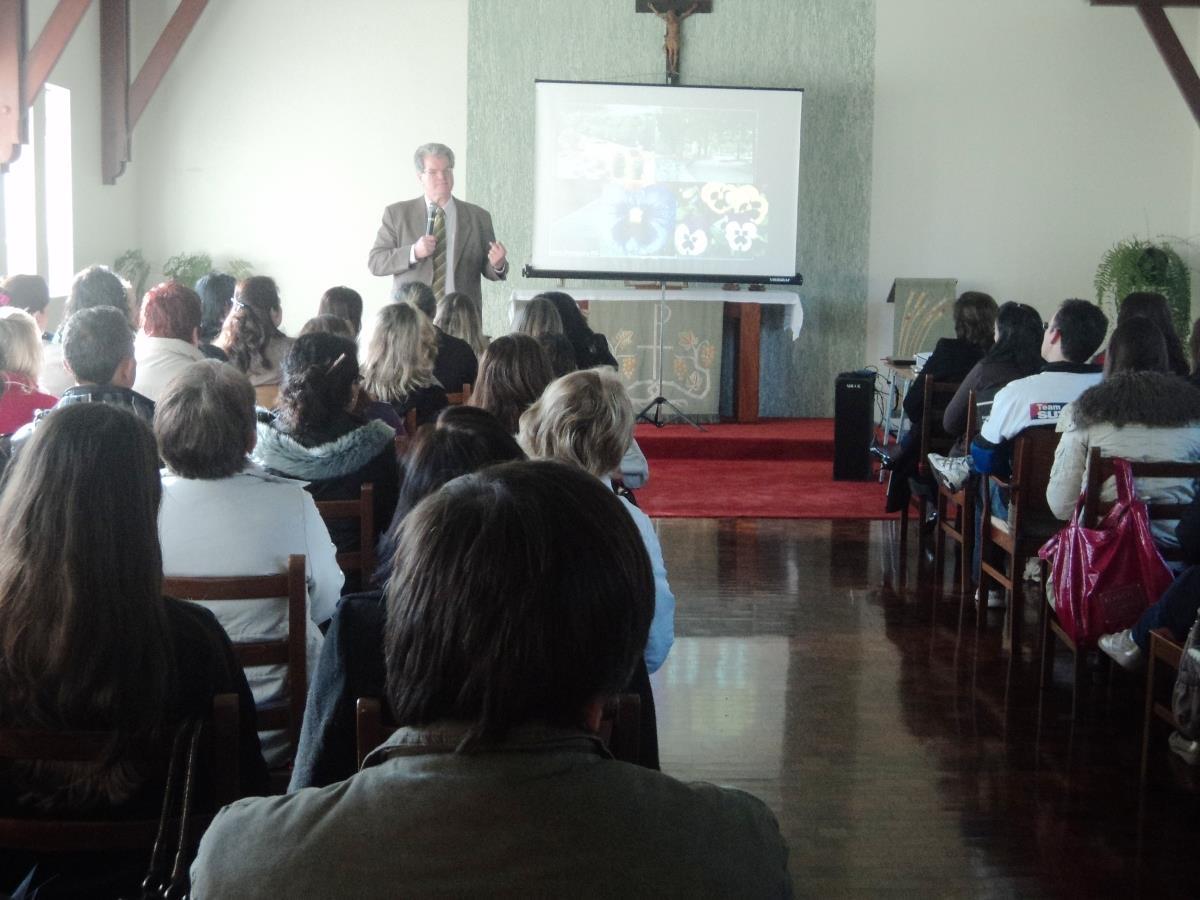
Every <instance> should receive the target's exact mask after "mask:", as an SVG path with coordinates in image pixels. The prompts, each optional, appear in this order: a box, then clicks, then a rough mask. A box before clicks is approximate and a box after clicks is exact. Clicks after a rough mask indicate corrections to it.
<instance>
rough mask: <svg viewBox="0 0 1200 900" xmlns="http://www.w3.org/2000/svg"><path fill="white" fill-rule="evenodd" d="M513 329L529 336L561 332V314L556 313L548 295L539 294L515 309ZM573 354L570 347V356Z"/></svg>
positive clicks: (556, 310) (556, 308)
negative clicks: (515, 315)
mask: <svg viewBox="0 0 1200 900" xmlns="http://www.w3.org/2000/svg"><path fill="white" fill-rule="evenodd" d="M513 331H515V332H516V333H517V334H527V335H529V336H530V337H531V338H538V337H541V336H542V335H543V334H563V320H562V316H560V315H559V314H558V307H556V306H555V305H554V303H553V302H552V301H551V300H550V298H549V297H547V296H546V295H545V294H539V295H538V296H536V297H534V298H533V299H532V300H530V301H529V302H528V303H526V304H525V305H524V306H522V307H521V308H520V309H519V310H518V311H517V317H516V320H515V321H514V322H513ZM563 336H564V337H565V336H566V335H563ZM569 345H570V342H569V341H568V346H569ZM574 354H575V350H574V348H572V349H571V355H572V357H574Z"/></svg>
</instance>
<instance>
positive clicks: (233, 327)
mask: <svg viewBox="0 0 1200 900" xmlns="http://www.w3.org/2000/svg"><path fill="white" fill-rule="evenodd" d="M282 321H283V304H282V303H281V302H280V300H279V288H278V287H276V285H275V280H274V279H273V278H268V277H266V276H265V275H252V276H251V277H249V278H247V279H245V280H244V281H241V282H239V283H238V286H237V290H236V291H235V292H234V295H233V309H232V310H230V313H229V316H228V317H227V318H226V319H225V324H224V326H223V327H222V328H221V336H220V337H219V338H218V339H217V346H218V347H220V348H221V349H222V350H223V351H225V354H226V355H227V356H228V357H229V361H230V362H231V363H233V364H234V365H235V366H237V367H238V368H239V369H241V370H242V371H243V372H245V373H246V375H247V377H249V379H250V383H251V384H252V385H254V386H255V387H263V386H266V385H276V384H279V383H280V381H281V379H282V371H281V364H282V363H283V358H284V357H285V356H286V355H287V353H288V350H289V348H290V347H291V346H292V339H291V338H290V337H288V336H287V335H286V334H284V333H283V332H282V331H280V330H279V323H280V322H282Z"/></svg>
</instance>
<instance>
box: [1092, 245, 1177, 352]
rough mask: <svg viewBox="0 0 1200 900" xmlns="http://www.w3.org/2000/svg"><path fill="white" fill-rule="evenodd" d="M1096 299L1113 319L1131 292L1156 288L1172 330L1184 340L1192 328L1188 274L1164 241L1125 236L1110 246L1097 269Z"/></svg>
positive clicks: (1173, 251)
mask: <svg viewBox="0 0 1200 900" xmlns="http://www.w3.org/2000/svg"><path fill="white" fill-rule="evenodd" d="M1095 287H1096V302H1097V303H1099V304H1100V308H1101V309H1103V310H1104V311H1105V313H1106V314H1107V315H1108V317H1109V319H1110V320H1112V321H1115V320H1116V311H1117V304H1119V303H1120V302H1121V300H1122V299H1123V298H1124V297H1125V295H1126V294H1129V293H1131V292H1133V291H1155V292H1157V293H1159V294H1162V295H1163V296H1164V297H1166V298H1167V305H1168V306H1169V307H1170V308H1171V319H1172V322H1173V323H1174V325H1175V331H1176V332H1177V333H1178V334H1179V335H1180V336H1181V337H1182V338H1184V339H1185V340H1186V338H1187V336H1188V334H1189V333H1190V331H1191V327H1192V280H1191V273H1190V272H1189V271H1188V267H1187V263H1185V262H1184V261H1183V259H1182V257H1180V255H1179V254H1178V253H1177V252H1176V251H1175V249H1174V248H1173V247H1172V246H1171V245H1170V244H1168V243H1167V242H1166V241H1164V240H1162V239H1159V240H1157V241H1148V240H1142V239H1141V238H1126V239H1125V240H1123V241H1120V242H1118V243H1117V244H1116V245H1115V246H1113V247H1112V248H1110V249H1109V250H1108V251H1107V252H1106V253H1105V254H1104V256H1103V257H1102V258H1101V260H1100V265H1099V266H1098V267H1097V268H1096V278H1095Z"/></svg>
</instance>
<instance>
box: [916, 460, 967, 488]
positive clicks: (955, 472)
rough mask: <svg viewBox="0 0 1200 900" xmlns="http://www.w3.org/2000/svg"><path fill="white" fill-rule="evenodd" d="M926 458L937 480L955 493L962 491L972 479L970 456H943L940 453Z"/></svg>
mask: <svg viewBox="0 0 1200 900" xmlns="http://www.w3.org/2000/svg"><path fill="white" fill-rule="evenodd" d="M926 458H927V459H928V460H929V468H930V469H932V470H933V474H934V475H935V476H936V477H937V480H938V481H940V482H941V483H942V484H944V485H945V486H946V487H948V488H949V489H950V490H951V491H953V492H954V493H958V492H959V491H961V490H962V489H963V485H964V484H966V483H967V479H968V478H970V477H971V472H972V469H971V457H969V456H942V455H941V454H939V453H930V454H929V456H927V457H926Z"/></svg>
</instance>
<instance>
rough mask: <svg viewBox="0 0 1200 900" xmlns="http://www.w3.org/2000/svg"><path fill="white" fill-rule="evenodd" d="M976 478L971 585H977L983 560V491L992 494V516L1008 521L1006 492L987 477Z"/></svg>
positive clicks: (984, 497) (984, 500)
mask: <svg viewBox="0 0 1200 900" xmlns="http://www.w3.org/2000/svg"><path fill="white" fill-rule="evenodd" d="M977 477H978V479H979V486H978V487H977V488H976V492H977V493H978V494H979V497H978V499H977V502H976V504H975V554H974V556H973V557H972V559H971V582H972V583H973V584H979V575H980V564H981V562H982V560H983V557H982V555H981V554H982V553H983V506H984V503H986V502H987V495H986V494H984V491H985V490H988V489H990V490H991V493H992V515H993V516H995V517H996V518H997V519H1003V520H1004V521H1006V522H1007V521H1008V492H1007V491H1006V490H1004V489H1003V488H1001V487H1000V485H998V484H996V483H995V482H994V481H992V480H991V478H989V477H988V476H987V475H983V474H980V475H978V476H977ZM1017 574H1018V575H1019V574H1020V573H1017Z"/></svg>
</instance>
